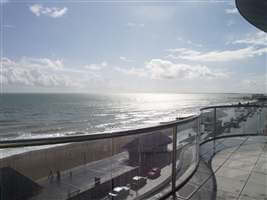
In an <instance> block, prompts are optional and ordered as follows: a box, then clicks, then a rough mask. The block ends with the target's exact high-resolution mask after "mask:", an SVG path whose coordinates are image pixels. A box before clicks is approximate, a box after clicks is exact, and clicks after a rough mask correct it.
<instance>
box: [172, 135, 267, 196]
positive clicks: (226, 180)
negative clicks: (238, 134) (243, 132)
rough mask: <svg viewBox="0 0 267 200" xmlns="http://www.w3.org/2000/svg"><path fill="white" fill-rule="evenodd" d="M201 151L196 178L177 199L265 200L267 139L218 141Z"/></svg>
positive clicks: (245, 138) (260, 137) (180, 191)
mask: <svg viewBox="0 0 267 200" xmlns="http://www.w3.org/2000/svg"><path fill="white" fill-rule="evenodd" d="M215 145H216V149H215V151H216V154H215V155H214V154H213V153H212V152H213V151H212V150H213V142H210V143H207V144H205V145H203V147H202V151H203V153H202V158H203V160H205V162H204V161H203V160H202V161H201V162H200V166H199V169H198V171H197V172H196V174H195V175H194V176H193V178H192V180H190V181H189V183H188V184H187V185H185V186H184V187H183V188H182V189H181V190H179V192H177V193H176V195H177V196H178V198H177V199H191V200H215V199H216V200H266V199H267V137H264V136H257V137H243V138H227V139H221V140H217V141H216V142H215Z"/></svg>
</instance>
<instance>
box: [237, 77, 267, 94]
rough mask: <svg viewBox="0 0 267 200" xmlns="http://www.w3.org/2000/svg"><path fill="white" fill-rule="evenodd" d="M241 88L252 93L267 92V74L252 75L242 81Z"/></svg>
mask: <svg viewBox="0 0 267 200" xmlns="http://www.w3.org/2000/svg"><path fill="white" fill-rule="evenodd" d="M241 87H242V88H244V90H247V91H251V92H267V74H262V75H256V74H250V75H248V77H246V78H244V79H243V80H242V81H241Z"/></svg>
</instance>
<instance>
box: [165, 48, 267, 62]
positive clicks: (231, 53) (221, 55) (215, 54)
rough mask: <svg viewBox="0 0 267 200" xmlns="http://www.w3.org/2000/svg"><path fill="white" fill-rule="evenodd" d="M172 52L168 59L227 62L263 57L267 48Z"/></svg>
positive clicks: (183, 49) (180, 49)
mask: <svg viewBox="0 0 267 200" xmlns="http://www.w3.org/2000/svg"><path fill="white" fill-rule="evenodd" d="M167 51H169V52H171V54H169V55H168V56H167V58H172V59H183V60H190V61H200V62H227V61H234V60H241V59H247V58H252V57H255V56H261V55H263V54H264V53H266V52H267V47H264V48H255V47H246V48H242V49H236V50H223V51H210V52H200V51H195V50H191V49H186V48H178V49H169V50H167Z"/></svg>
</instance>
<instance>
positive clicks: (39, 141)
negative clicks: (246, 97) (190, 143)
mask: <svg viewBox="0 0 267 200" xmlns="http://www.w3.org/2000/svg"><path fill="white" fill-rule="evenodd" d="M233 107H257V108H260V107H262V106H260V105H256V104H241V105H239V104H237V105H218V106H208V107H204V108H201V109H200V111H204V110H208V109H212V108H233ZM199 116H200V115H194V116H192V117H189V118H187V119H183V120H175V121H172V122H168V123H164V124H160V125H156V126H152V127H145V128H138V129H131V130H124V131H115V132H109V133H97V134H90V135H73V136H60V137H45V138H30V139H15V140H2V141H0V149H1V148H2V149H4V148H15V147H27V146H40V145H52V144H66V143H72V142H85V141H93V140H100V139H111V138H116V137H123V136H132V135H139V134H144V133H148V132H153V131H160V130H162V129H167V128H173V127H175V126H179V125H183V124H186V123H189V122H191V121H194V120H195V119H197V118H199Z"/></svg>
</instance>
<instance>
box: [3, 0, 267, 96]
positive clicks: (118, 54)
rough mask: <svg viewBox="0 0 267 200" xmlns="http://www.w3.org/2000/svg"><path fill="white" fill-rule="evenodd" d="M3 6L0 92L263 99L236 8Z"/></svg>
mask: <svg viewBox="0 0 267 200" xmlns="http://www.w3.org/2000/svg"><path fill="white" fill-rule="evenodd" d="M0 2H1V3H0V6H1V10H0V12H1V15H0V16H1V20H0V22H1V24H0V25H1V26H0V27H1V29H0V30H1V41H0V42H1V43H0V46H1V58H0V61H1V73H0V80H1V92H64V93H65V92H89V93H96V92H97V93H98V92H100V93H107V92H157V93H165V92H166V93H172V92H174V93H185V92H186V93H191V92H226V93H227V92H233V93H262V92H266V86H267V83H266V68H267V57H266V53H267V36H266V33H264V32H261V31H260V30H258V29H257V28H256V27H254V26H253V25H251V24H249V23H248V22H247V21H246V20H245V19H244V18H243V17H242V16H241V15H240V14H239V13H238V11H237V9H236V7H235V4H234V1H231V0H228V1H213V0H208V1H204V0H200V1H181V0H177V1H172V2H170V1H169V2H167V1H165V2H164V1H161V2H160V1H158V2H155V1H154V2H152V1H150V2H148V1H147V2H141V1H127V2H126V1H111V0H107V1H76V0H57V1H51V0H50V1H49V0H39V1H36V0H28V1H23V0H21V1H18V0H17V1H13V0H0Z"/></svg>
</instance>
